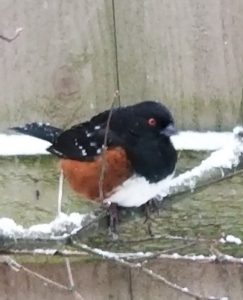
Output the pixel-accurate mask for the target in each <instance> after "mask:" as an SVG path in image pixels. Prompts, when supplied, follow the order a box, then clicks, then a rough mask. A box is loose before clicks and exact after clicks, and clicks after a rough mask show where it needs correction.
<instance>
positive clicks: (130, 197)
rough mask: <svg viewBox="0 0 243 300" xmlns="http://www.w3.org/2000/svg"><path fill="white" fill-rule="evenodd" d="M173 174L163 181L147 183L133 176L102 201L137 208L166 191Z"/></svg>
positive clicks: (141, 178)
mask: <svg viewBox="0 0 243 300" xmlns="http://www.w3.org/2000/svg"><path fill="white" fill-rule="evenodd" d="M173 176H174V172H173V173H172V174H170V175H169V176H167V177H166V178H165V179H163V180H161V181H159V182H156V183H149V182H148V181H147V180H146V179H145V178H144V177H141V176H137V175H134V176H132V177H131V178H129V179H127V180H126V181H125V182H124V183H123V184H122V185H121V186H119V187H118V188H116V189H115V190H114V192H113V194H112V195H111V196H110V197H108V198H106V199H105V200H104V202H105V203H117V204H118V205H119V206H123V207H134V206H135V207H139V206H141V205H143V204H145V203H146V202H147V201H148V200H150V199H151V198H153V197H155V196H156V195H157V194H158V193H159V194H161V192H163V189H165V190H167V187H168V185H169V184H170V181H171V179H172V177H173Z"/></svg>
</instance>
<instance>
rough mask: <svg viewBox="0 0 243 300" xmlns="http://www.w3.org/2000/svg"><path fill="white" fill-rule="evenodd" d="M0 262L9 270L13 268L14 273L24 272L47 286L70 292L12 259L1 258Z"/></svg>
mask: <svg viewBox="0 0 243 300" xmlns="http://www.w3.org/2000/svg"><path fill="white" fill-rule="evenodd" d="M1 262H4V263H6V264H7V265H9V266H10V267H11V268H13V267H14V268H13V269H14V270H15V271H21V270H22V271H24V272H26V273H27V274H29V275H31V276H33V277H36V278H38V279H40V280H42V281H44V282H45V283H47V284H50V285H53V286H55V287H58V288H59V289H62V290H66V291H70V289H69V288H68V287H67V286H65V285H62V284H60V283H58V282H56V281H53V280H51V279H49V278H47V277H45V276H43V275H41V274H39V273H36V272H34V271H32V270H30V269H28V268H26V267H25V266H23V265H21V264H20V263H18V262H16V261H15V260H14V259H12V258H11V257H9V256H4V257H2V260H1Z"/></svg>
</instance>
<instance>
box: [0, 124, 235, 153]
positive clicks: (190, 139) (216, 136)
mask: <svg viewBox="0 0 243 300" xmlns="http://www.w3.org/2000/svg"><path fill="white" fill-rule="evenodd" d="M237 128H240V127H236V129H235V130H236V131H237ZM233 139H234V134H233V133H232V132H212V131H208V132H195V131H181V132H179V134H177V135H174V136H172V138H171V140H172V142H173V144H174V146H175V148H176V149H177V150H194V151H202V150H205V151H213V150H218V149H220V148H223V147H225V146H227V145H229V144H230V143H232V141H233ZM0 145H1V147H0V155H5V156H6V155H8V156H9V155H36V154H49V153H48V152H47V151H46V149H47V148H48V147H49V146H50V143H49V142H47V141H43V140H41V139H38V138H34V137H31V136H28V135H24V134H21V135H20V134H12V135H7V134H0Z"/></svg>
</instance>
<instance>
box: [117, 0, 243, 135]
mask: <svg viewBox="0 0 243 300" xmlns="http://www.w3.org/2000/svg"><path fill="white" fill-rule="evenodd" d="M242 14H243V2H242V1H240V0H236V1H233V2H232V1H231V2H230V1H219V0H217V1H211V0H205V1H201V0H194V1H191V0H184V1H181V0H163V1H157V0H143V1H128V0H125V1H116V2H115V19H116V33H117V43H118V47H117V48H118V70H119V84H120V90H121V100H122V102H123V103H131V102H132V103H133V102H138V101H140V100H141V99H154V98H155V99H163V101H164V102H165V103H166V104H167V105H168V106H169V107H170V108H171V109H172V111H173V113H174V115H175V118H176V121H177V124H178V127H179V128H181V129H230V128H232V126H233V125H234V124H235V123H236V122H237V120H238V116H239V107H240V102H241V90H242V85H243V82H242V78H243V59H242V50H243V31H242V28H243V19H242V17H241V16H242Z"/></svg>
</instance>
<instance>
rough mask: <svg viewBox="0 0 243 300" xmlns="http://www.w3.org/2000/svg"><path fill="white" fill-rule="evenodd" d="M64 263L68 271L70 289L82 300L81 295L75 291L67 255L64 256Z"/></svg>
mask: <svg viewBox="0 0 243 300" xmlns="http://www.w3.org/2000/svg"><path fill="white" fill-rule="evenodd" d="M65 263H66V267H67V272H68V279H69V284H70V290H71V291H72V293H73V295H74V297H75V298H76V299H80V300H84V298H83V296H82V295H81V294H80V293H79V292H77V290H76V289H75V284H74V281H73V273H72V269H71V266H70V260H69V258H68V257H65Z"/></svg>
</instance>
